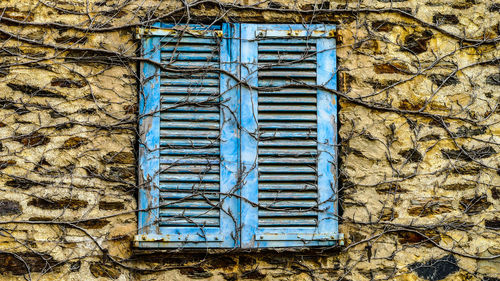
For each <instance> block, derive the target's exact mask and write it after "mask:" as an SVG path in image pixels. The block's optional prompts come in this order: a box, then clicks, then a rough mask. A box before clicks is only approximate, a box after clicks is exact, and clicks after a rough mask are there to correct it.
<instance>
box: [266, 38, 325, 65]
mask: <svg viewBox="0 0 500 281" xmlns="http://www.w3.org/2000/svg"><path fill="white" fill-rule="evenodd" d="M266 52H271V53H278V52H279V53H283V52H290V53H301V54H303V53H307V52H309V53H311V52H316V45H315V44H309V45H307V44H305V45H303V44H300V45H290V44H285V45H279V44H259V53H266ZM314 68H316V65H315V66H314Z"/></svg>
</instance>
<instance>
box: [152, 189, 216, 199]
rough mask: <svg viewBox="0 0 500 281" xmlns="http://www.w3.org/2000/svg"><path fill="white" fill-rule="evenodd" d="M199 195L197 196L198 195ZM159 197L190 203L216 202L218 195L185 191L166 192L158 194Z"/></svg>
mask: <svg viewBox="0 0 500 281" xmlns="http://www.w3.org/2000/svg"><path fill="white" fill-rule="evenodd" d="M198 194H199V195H198ZM160 196H161V197H163V198H168V199H177V200H181V201H190V200H201V201H203V200H211V201H212V200H218V199H219V194H217V193H209V192H205V191H204V192H196V191H194V192H190V191H185V192H180V191H177V192H173V191H168V192H160Z"/></svg>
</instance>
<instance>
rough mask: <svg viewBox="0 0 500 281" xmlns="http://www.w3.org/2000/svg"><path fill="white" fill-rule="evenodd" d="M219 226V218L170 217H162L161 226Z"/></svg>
mask: <svg viewBox="0 0 500 281" xmlns="http://www.w3.org/2000/svg"><path fill="white" fill-rule="evenodd" d="M161 214H162V212H160V215H161ZM165 225H168V226H193V225H197V226H219V218H185V219H175V218H169V217H161V219H160V226H165Z"/></svg>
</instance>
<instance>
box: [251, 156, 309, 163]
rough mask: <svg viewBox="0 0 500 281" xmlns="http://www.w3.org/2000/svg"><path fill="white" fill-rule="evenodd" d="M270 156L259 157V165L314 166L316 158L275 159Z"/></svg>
mask: <svg viewBox="0 0 500 281" xmlns="http://www.w3.org/2000/svg"><path fill="white" fill-rule="evenodd" d="M275 156H276V155H271V156H265V155H263V156H261V157H259V165H260V164H304V165H316V158H313V157H300V158H299V157H275Z"/></svg>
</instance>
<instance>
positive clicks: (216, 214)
mask: <svg viewBox="0 0 500 281" xmlns="http://www.w3.org/2000/svg"><path fill="white" fill-rule="evenodd" d="M238 32H239V27H238V26H234V25H233V26H230V25H224V26H223V27H221V26H211V27H210V28H208V29H207V28H205V27H202V26H197V25H176V26H171V25H161V24H159V25H156V26H155V28H152V29H148V30H143V33H144V34H145V36H147V38H146V39H144V40H143V42H144V43H143V46H144V56H145V57H146V58H149V59H151V60H153V61H155V62H158V63H161V65H162V66H163V67H164V69H160V68H158V67H157V66H155V65H151V64H148V63H145V64H144V65H143V74H144V79H143V81H145V82H144V83H143V89H144V91H143V92H144V94H143V96H142V97H141V103H140V107H141V109H140V114H141V120H140V126H141V133H142V134H144V136H142V137H141V144H140V153H141V160H140V161H141V163H140V166H141V172H140V175H141V174H142V177H141V180H140V184H141V189H140V198H139V201H140V206H141V208H142V209H147V210H145V211H144V212H140V214H139V224H140V225H139V228H140V229H139V235H138V237H137V238H136V240H137V241H139V242H138V244H139V246H140V247H166V248H171V247H173V248H200V247H202V248H207V247H209V248H215V247H236V246H238V242H239V241H238V240H239V237H237V234H236V225H237V224H238V223H239V222H238V220H239V217H238V213H237V206H238V199H237V197H236V196H233V195H235V194H236V193H237V192H238V189H237V170H238V165H239V157H238V155H239V153H238V152H239V139H238V128H237V121H238V120H237V119H238V116H237V115H236V114H235V113H236V112H239V91H238V88H237V87H235V85H236V81H234V80H233V79H232V78H231V77H230V76H228V75H226V74H224V73H221V71H220V70H223V71H226V72H229V73H232V74H233V75H235V76H238V73H237V72H238V70H237V64H236V63H235V62H237V59H238V51H239V40H233V39H232V38H233V37H236V36H238V34H237V33H238ZM143 114H146V115H143ZM150 123H151V124H153V125H150Z"/></svg>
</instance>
